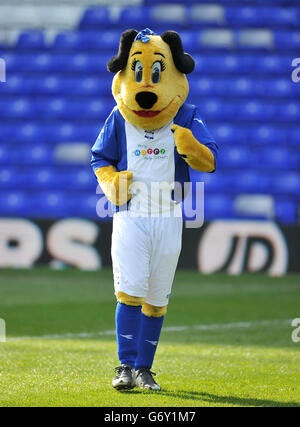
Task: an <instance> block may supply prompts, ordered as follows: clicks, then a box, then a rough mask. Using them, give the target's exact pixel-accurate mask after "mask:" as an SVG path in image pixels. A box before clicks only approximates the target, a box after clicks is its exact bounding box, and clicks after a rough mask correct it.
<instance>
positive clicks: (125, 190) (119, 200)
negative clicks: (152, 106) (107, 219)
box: [113, 171, 133, 206]
mask: <svg viewBox="0 0 300 427" xmlns="http://www.w3.org/2000/svg"><path fill="white" fill-rule="evenodd" d="M132 177H133V175H132V172H129V171H122V172H117V174H116V176H115V177H114V179H113V185H114V188H115V193H116V198H115V200H114V201H113V203H114V204H115V205H117V206H122V205H124V204H125V203H127V202H128V201H129V200H130V199H131V194H130V193H129V187H130V185H131V183H132Z"/></svg>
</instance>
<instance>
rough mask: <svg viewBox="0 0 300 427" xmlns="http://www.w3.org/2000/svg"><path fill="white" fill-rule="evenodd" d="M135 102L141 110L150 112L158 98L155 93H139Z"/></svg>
mask: <svg viewBox="0 0 300 427" xmlns="http://www.w3.org/2000/svg"><path fill="white" fill-rule="evenodd" d="M135 100H136V102H137V103H138V104H139V106H140V107H141V108H144V109H145V110H149V109H150V108H152V107H153V105H154V104H155V103H156V101H157V100H158V96H157V95H155V93H153V92H139V93H137V94H136V97H135Z"/></svg>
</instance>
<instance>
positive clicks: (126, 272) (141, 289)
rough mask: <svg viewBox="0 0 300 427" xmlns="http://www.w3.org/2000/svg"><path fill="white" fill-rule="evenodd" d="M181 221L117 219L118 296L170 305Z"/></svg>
mask: <svg viewBox="0 0 300 427" xmlns="http://www.w3.org/2000/svg"><path fill="white" fill-rule="evenodd" d="M182 224H183V222H182V218H173V217H171V218H163V217H159V218H155V217H132V216H130V214H129V212H119V213H116V214H115V215H114V219H113V234H112V261H113V272H114V283H115V292H116V293H117V292H124V293H126V294H127V295H131V296H135V297H142V298H146V300H145V301H146V302H147V303H148V304H151V305H154V306H156V307H163V306H165V305H168V302H169V297H170V294H171V290H172V285H173V280H174V276H175V271H176V268H177V264H178V258H179V255H180V252H181V244H182Z"/></svg>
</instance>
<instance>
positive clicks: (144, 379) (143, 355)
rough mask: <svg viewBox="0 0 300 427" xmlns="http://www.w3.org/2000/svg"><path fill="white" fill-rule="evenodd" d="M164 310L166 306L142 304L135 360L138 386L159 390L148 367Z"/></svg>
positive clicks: (153, 353) (158, 334)
mask: <svg viewBox="0 0 300 427" xmlns="http://www.w3.org/2000/svg"><path fill="white" fill-rule="evenodd" d="M166 312H167V306H164V307H156V306H154V305H151V304H147V303H144V304H143V307H142V314H141V318H142V321H141V329H140V336H139V342H138V356H137V359H136V362H135V370H136V377H137V378H136V381H137V386H139V387H142V388H149V389H151V390H160V387H159V385H158V384H157V383H156V382H155V381H154V379H153V377H152V375H153V373H151V372H150V369H151V367H152V364H153V361H154V356H155V353H156V349H157V345H158V341H159V338H160V333H161V329H162V326H163V322H164V316H165V314H166Z"/></svg>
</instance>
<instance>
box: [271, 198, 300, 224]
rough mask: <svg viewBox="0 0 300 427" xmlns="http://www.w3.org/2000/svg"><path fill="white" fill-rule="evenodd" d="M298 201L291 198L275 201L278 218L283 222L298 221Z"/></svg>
mask: <svg viewBox="0 0 300 427" xmlns="http://www.w3.org/2000/svg"><path fill="white" fill-rule="evenodd" d="M297 206H298V205H297V202H295V201H293V200H289V199H277V200H276V201H275V212H276V219H277V221H279V222H280V223H282V224H293V223H296V221H297V216H298V212H297V210H298V209H297Z"/></svg>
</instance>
